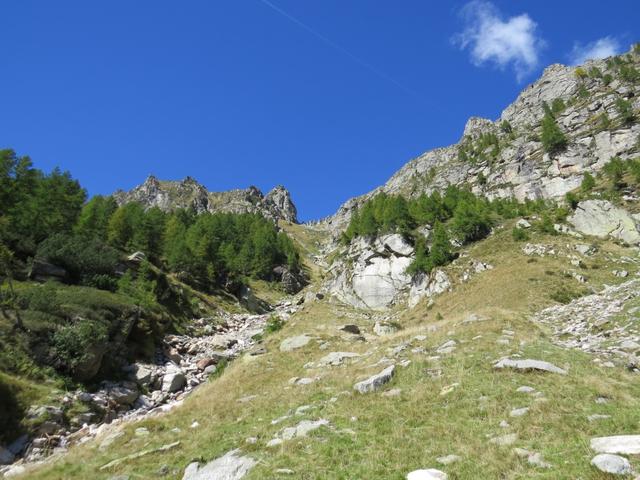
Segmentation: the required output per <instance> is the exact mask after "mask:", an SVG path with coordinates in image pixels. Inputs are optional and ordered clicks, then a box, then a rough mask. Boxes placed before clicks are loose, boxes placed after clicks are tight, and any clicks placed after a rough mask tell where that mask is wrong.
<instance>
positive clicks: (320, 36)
mask: <svg viewBox="0 0 640 480" xmlns="http://www.w3.org/2000/svg"><path fill="white" fill-rule="evenodd" d="M260 1H261V2H262V3H264V4H265V5H266V6H268V7H269V8H271V9H272V10H274V11H276V12H278V13H279V14H280V15H282V16H283V17H285V18H287V19H289V20H290V21H292V22H293V23H295V24H296V25H298V26H299V27H300V28H303V29H304V30H306V31H307V32H309V33H310V34H311V35H313V36H314V37H316V38H318V39H319V40H321V41H322V42H324V43H326V44H327V45H329V46H330V47H332V48H334V49H336V50H338V51H339V52H341V53H343V54H345V55H346V56H348V57H349V58H351V60H353V61H355V62H356V63H357V64H358V65H360V66H362V67H364V68H366V69H367V70H369V71H371V72H373V73H375V74H376V75H377V76H378V77H380V78H382V79H384V80H387V81H388V82H391V83H393V84H394V85H395V86H396V87H398V88H400V89H402V90H404V91H405V92H406V93H408V94H410V95H412V96H414V97H416V98H418V99H420V100H423V98H422V96H421V95H420V94H419V93H418V92H416V91H415V90H412V89H410V88H409V87H407V86H405V85H403V84H402V83H400V82H399V81H398V80H396V79H395V78H393V77H391V76H390V75H388V74H386V73H384V72H383V71H382V70H379V69H377V68H376V67H374V66H373V65H371V64H370V63H367V62H366V61H364V60H363V59H362V58H360V57H358V56H357V55H354V54H353V53H351V52H350V51H349V50H347V49H346V48H344V47H343V46H341V45H339V44H337V43H336V42H334V41H333V40H331V39H329V38H327V37H325V36H324V35H323V34H321V33H320V32H318V31H317V30H315V29H313V28H311V27H310V26H309V25H307V24H306V23H304V22H302V21H301V20H298V19H297V18H296V17H294V16H293V15H291V14H289V13H287V12H286V11H284V10H282V9H281V8H280V7H278V6H277V5H274V4H273V3H272V2H270V1H269V0H260Z"/></svg>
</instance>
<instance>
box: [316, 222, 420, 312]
mask: <svg viewBox="0 0 640 480" xmlns="http://www.w3.org/2000/svg"><path fill="white" fill-rule="evenodd" d="M413 254H414V249H413V246H412V245H411V244H410V243H408V242H407V241H406V240H405V239H404V237H403V236H402V235H399V234H391V235H383V236H381V237H378V238H373V239H371V238H361V237H359V238H357V239H355V240H354V241H352V242H351V244H350V246H349V248H348V249H347V251H346V252H345V255H344V256H343V257H340V258H339V259H338V260H337V261H336V262H335V263H334V265H332V267H331V270H330V273H331V275H332V278H331V280H330V281H329V282H328V289H329V292H330V293H332V294H333V295H335V296H336V297H337V298H338V299H339V300H341V301H343V302H345V303H348V304H350V305H353V306H355V307H359V308H371V309H374V310H383V309H385V308H388V307H389V306H391V305H392V304H394V303H395V302H397V300H398V299H399V298H400V296H401V294H403V293H405V292H406V290H407V289H408V288H409V284H410V282H411V276H410V275H408V274H407V273H406V270H407V267H408V266H409V265H411V262H412V261H413Z"/></svg>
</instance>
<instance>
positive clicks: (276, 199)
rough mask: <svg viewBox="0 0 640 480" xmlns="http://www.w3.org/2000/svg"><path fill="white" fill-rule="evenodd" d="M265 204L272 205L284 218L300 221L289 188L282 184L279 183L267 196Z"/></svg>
mask: <svg viewBox="0 0 640 480" xmlns="http://www.w3.org/2000/svg"><path fill="white" fill-rule="evenodd" d="M264 200H265V204H268V205H272V206H273V207H274V208H275V209H276V210H277V211H279V212H280V213H281V215H282V219H283V220H286V221H288V222H292V223H298V211H297V209H296V206H295V205H294V204H293V201H292V200H291V194H290V193H289V190H287V189H286V188H284V187H283V186H282V185H277V186H276V187H274V188H273V189H272V190H271V191H270V192H269V193H267V195H266V197H264Z"/></svg>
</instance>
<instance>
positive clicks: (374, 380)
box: [353, 365, 396, 393]
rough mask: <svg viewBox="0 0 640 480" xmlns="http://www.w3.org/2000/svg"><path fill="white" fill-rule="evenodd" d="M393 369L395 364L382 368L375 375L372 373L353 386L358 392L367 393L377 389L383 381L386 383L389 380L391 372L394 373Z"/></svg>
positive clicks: (391, 375)
mask: <svg viewBox="0 0 640 480" xmlns="http://www.w3.org/2000/svg"><path fill="white" fill-rule="evenodd" d="M395 369H396V367H395V365H391V366H389V367H387V368H385V369H384V370H382V371H381V372H380V373H378V374H377V375H373V376H371V377H369V378H368V379H366V380H363V381H362V382H358V383H356V384H355V385H354V386H353V388H354V389H355V390H357V391H358V392H360V393H368V392H374V391H376V390H379V389H380V388H382V386H383V385H384V384H385V383H388V382H389V381H390V380H391V378H392V377H393V374H394V373H395Z"/></svg>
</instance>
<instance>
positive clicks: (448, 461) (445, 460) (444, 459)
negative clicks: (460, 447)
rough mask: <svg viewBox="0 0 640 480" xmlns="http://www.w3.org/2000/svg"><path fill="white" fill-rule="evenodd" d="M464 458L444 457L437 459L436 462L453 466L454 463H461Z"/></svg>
mask: <svg viewBox="0 0 640 480" xmlns="http://www.w3.org/2000/svg"><path fill="white" fill-rule="evenodd" d="M460 460H462V458H461V457H460V456H459V455H453V454H451V455H445V456H444V457H438V458H436V461H437V462H438V463H439V464H441V465H451V464H452V463H455V462H459V461H460Z"/></svg>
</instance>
